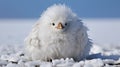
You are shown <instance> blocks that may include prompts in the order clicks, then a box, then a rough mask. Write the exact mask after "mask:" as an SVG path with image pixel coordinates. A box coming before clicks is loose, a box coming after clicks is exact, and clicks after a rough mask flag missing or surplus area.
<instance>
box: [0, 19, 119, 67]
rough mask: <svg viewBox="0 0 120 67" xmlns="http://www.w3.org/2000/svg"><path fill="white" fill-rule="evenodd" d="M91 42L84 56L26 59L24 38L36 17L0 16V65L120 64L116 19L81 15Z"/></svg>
mask: <svg viewBox="0 0 120 67" xmlns="http://www.w3.org/2000/svg"><path fill="white" fill-rule="evenodd" d="M83 21H84V22H85V25H87V26H88V28H89V29H90V31H89V32H88V33H89V36H90V38H91V39H93V42H94V45H93V47H92V49H91V52H90V56H89V57H88V58H87V59H86V60H82V61H80V62H75V61H74V60H73V59H72V58H66V59H56V60H53V61H52V62H42V61H27V59H26V57H25V56H24V42H23V41H24V38H25V37H26V36H27V35H28V34H29V32H30V30H31V26H32V25H33V24H34V23H35V22H36V20H0V67H116V66H117V67H120V45H119V44H120V35H119V34H120V31H119V29H120V19H112V20H111V19H94V20H93V19H92V20H91V19H87V20H86V19H85V20H83Z"/></svg>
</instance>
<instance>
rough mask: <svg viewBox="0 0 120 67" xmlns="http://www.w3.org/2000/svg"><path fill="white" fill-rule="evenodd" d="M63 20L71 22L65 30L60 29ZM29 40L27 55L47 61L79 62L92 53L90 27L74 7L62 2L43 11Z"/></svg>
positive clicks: (27, 42) (26, 40)
mask: <svg viewBox="0 0 120 67" xmlns="http://www.w3.org/2000/svg"><path fill="white" fill-rule="evenodd" d="M59 22H61V23H62V24H63V25H64V24H65V23H67V24H68V25H67V26H65V25H64V26H65V29H56V28H55V27H56V25H57V24H58V23H59ZM51 23H55V26H52V25H51ZM25 43H26V54H27V56H28V57H29V58H30V59H31V60H43V61H47V60H51V59H59V58H74V60H76V61H79V60H81V59H84V58H85V57H86V56H87V55H88V54H89V51H90V47H91V42H90V41H89V38H88V35H87V28H86V27H85V26H84V25H83V23H82V22H81V21H80V19H79V17H78V16H77V15H76V14H75V13H73V12H72V11H71V9H70V8H68V7H66V6H65V5H60V4H59V5H53V6H51V7H49V8H48V9H47V10H46V11H45V12H43V14H42V15H41V17H40V19H39V20H38V22H37V23H36V24H35V26H34V27H33V29H32V32H31V33H30V34H29V35H28V37H27V38H26V39H25Z"/></svg>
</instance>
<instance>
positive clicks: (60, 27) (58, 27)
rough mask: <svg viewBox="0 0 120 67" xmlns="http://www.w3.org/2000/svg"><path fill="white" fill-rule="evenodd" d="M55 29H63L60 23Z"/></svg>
mask: <svg viewBox="0 0 120 67" xmlns="http://www.w3.org/2000/svg"><path fill="white" fill-rule="evenodd" d="M56 28H57V29H63V28H64V27H63V25H62V23H59V24H58V25H57V27H56Z"/></svg>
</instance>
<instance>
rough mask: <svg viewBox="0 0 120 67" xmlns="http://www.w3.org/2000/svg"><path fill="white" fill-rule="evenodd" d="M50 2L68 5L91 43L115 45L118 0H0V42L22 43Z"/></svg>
mask: <svg viewBox="0 0 120 67" xmlns="http://www.w3.org/2000/svg"><path fill="white" fill-rule="evenodd" d="M53 4H66V5H67V6H68V7H70V8H71V9H72V10H73V12H75V13H76V14H77V15H78V16H79V17H80V18H81V19H82V20H83V22H84V24H85V25H86V26H88V28H89V31H88V34H89V38H91V39H92V40H93V42H94V43H96V44H100V45H101V44H102V45H104V46H111V47H113V46H114V45H117V46H119V44H120V0H0V45H1V44H11V45H13V44H20V45H23V44H24V38H25V37H26V36H27V35H28V34H29V32H30V30H31V29H32V25H33V24H34V23H35V22H36V21H37V19H38V18H39V17H40V15H41V13H42V12H43V11H45V10H46V8H47V7H49V6H51V5H53Z"/></svg>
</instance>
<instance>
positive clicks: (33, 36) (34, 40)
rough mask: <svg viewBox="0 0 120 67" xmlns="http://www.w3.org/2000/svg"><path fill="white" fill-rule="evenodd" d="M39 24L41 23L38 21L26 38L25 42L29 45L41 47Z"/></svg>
mask: <svg viewBox="0 0 120 67" xmlns="http://www.w3.org/2000/svg"><path fill="white" fill-rule="evenodd" d="M39 25H40V23H36V24H35V25H34V26H33V29H32V31H31V32H30V34H29V35H28V36H27V37H26V39H25V44H26V45H29V46H34V47H40V39H39V35H38V32H39Z"/></svg>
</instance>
